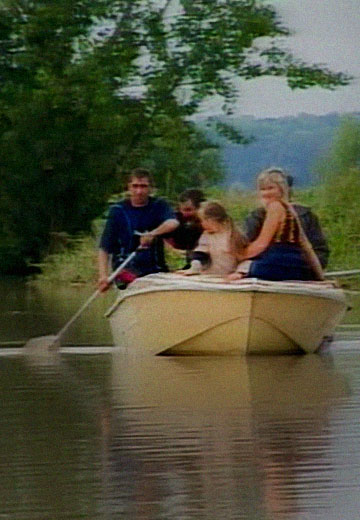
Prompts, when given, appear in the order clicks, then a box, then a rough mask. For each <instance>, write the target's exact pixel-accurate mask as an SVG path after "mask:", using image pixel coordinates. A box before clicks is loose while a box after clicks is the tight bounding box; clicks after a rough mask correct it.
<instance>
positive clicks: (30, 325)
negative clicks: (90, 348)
mask: <svg viewBox="0 0 360 520" xmlns="http://www.w3.org/2000/svg"><path fill="white" fill-rule="evenodd" d="M94 289H95V288H94V287H92V286H82V285H80V286H67V285H60V284H59V285H55V284H42V285H34V284H31V283H26V282H25V281H24V280H21V279H16V278H3V279H2V278H0V292H1V295H2V297H1V299H0V345H1V344H2V345H4V344H11V343H12V342H19V343H25V342H26V341H27V340H28V339H29V338H32V337H37V336H43V335H48V334H56V333H57V332H58V331H59V330H60V329H61V328H62V327H63V325H64V324H65V323H66V322H67V321H68V320H69V319H70V318H71V317H72V316H73V315H74V314H75V313H76V311H77V310H78V309H79V308H80V307H81V306H82V304H83V303H84V302H85V301H86V300H87V299H88V297H89V296H90V295H91V294H92V293H93V292H94ZM113 299H114V292H113V291H108V293H106V294H104V295H101V296H100V297H99V298H97V299H96V300H95V301H94V302H93V303H92V304H91V305H90V307H89V308H88V309H87V310H86V312H84V314H83V315H82V316H81V317H80V318H79V319H78V320H77V321H76V322H75V323H74V324H73V325H72V326H71V328H70V330H69V331H68V332H67V333H66V336H65V338H64V341H65V342H66V343H70V344H76V345H79V344H87V345H106V344H112V338H111V334H110V328H109V325H108V323H107V320H105V319H104V317H103V316H104V313H105V311H106V310H107V309H108V307H109V306H110V303H111V302H112V301H113Z"/></svg>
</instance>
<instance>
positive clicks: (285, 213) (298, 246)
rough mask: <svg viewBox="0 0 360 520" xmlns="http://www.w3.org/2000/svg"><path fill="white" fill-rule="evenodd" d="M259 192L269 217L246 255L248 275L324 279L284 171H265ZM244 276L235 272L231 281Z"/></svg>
mask: <svg viewBox="0 0 360 520" xmlns="http://www.w3.org/2000/svg"><path fill="white" fill-rule="evenodd" d="M257 191H258V195H259V198H260V201H261V204H262V205H263V207H264V208H265V212H266V214H265V220H264V222H263V225H262V228H261V231H260V233H259V236H258V237H257V238H256V239H255V240H254V241H253V242H251V243H250V244H249V245H248V246H247V247H246V249H245V250H244V253H243V258H244V259H251V264H250V268H249V272H248V274H247V275H246V276H247V277H252V278H261V279H264V280H318V279H322V270H321V265H320V263H319V260H318V258H317V256H316V255H315V253H314V251H313V250H312V248H311V245H310V243H309V241H308V240H307V238H306V236H305V234H304V232H303V229H302V226H301V223H300V220H299V218H298V216H297V213H296V212H295V210H294V208H293V207H292V205H291V204H290V202H289V185H288V182H287V178H286V175H285V174H284V172H282V171H281V170H278V169H273V168H272V169H269V170H265V171H263V172H261V173H260V174H259V175H258V177H257ZM243 276H244V275H243V274H241V273H238V272H234V273H232V274H230V275H229V277H228V279H229V280H237V279H239V278H242V277H243Z"/></svg>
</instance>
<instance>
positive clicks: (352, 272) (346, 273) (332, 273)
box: [325, 269, 360, 278]
mask: <svg viewBox="0 0 360 520" xmlns="http://www.w3.org/2000/svg"><path fill="white" fill-rule="evenodd" d="M357 274H360V269H350V270H349V271H329V272H327V273H325V278H340V277H345V276H354V275H357Z"/></svg>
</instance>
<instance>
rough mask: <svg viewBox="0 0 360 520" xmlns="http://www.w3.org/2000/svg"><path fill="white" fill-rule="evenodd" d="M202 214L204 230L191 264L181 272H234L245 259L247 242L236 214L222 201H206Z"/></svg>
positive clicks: (192, 273) (201, 207) (200, 215)
mask: <svg viewBox="0 0 360 520" xmlns="http://www.w3.org/2000/svg"><path fill="white" fill-rule="evenodd" d="M199 217H200V220H201V225H202V227H203V229H204V232H203V233H202V235H201V236H200V239H199V243H198V245H197V246H196V247H195V249H194V251H193V255H192V261H191V266H190V268H189V269H185V270H181V271H178V272H179V273H180V274H183V275H185V276H190V275H194V274H200V273H201V274H215V275H223V276H225V275H227V274H229V273H232V272H233V271H234V270H235V269H237V267H238V264H239V261H240V260H242V252H243V250H244V248H245V246H246V239H245V237H244V235H243V234H242V233H240V231H239V230H238V229H236V228H235V226H234V222H233V220H232V218H231V217H230V216H229V215H228V214H227V212H226V209H225V208H224V207H223V206H222V205H221V204H220V203H219V202H216V201H208V202H203V203H202V204H201V206H200V209H199Z"/></svg>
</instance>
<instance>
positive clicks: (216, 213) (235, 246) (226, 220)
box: [199, 200, 248, 259]
mask: <svg viewBox="0 0 360 520" xmlns="http://www.w3.org/2000/svg"><path fill="white" fill-rule="evenodd" d="M199 217H200V218H203V219H211V220H215V221H216V222H218V223H219V224H223V225H227V226H229V228H230V232H231V233H230V251H231V253H232V254H234V255H235V256H236V258H238V259H241V256H242V253H243V251H244V249H245V247H246V246H247V244H248V241H247V239H246V237H245V235H243V233H241V232H240V231H239V230H238V229H237V227H236V226H235V224H234V221H233V219H232V218H231V217H230V215H229V214H228V213H227V211H226V209H225V208H224V206H223V205H222V204H220V202H217V201H215V200H210V201H206V202H202V203H201V204H200V209H199Z"/></svg>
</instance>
